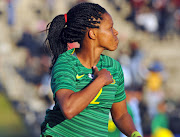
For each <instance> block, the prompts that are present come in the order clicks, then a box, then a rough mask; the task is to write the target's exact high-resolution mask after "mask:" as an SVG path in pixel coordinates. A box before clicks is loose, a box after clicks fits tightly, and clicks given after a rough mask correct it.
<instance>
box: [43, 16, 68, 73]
mask: <svg viewBox="0 0 180 137" xmlns="http://www.w3.org/2000/svg"><path fill="white" fill-rule="evenodd" d="M65 24H66V23H65V17H64V15H58V16H56V17H55V18H54V19H53V20H52V22H51V23H49V24H48V25H47V27H46V30H47V33H48V34H47V38H46V40H45V43H46V45H47V47H48V49H49V51H50V54H51V56H52V65H51V67H50V71H51V70H52V67H53V66H54V64H55V62H56V60H57V58H58V56H59V54H62V53H63V52H65V51H67V42H65V40H63V39H62V38H63V37H62V36H61V35H62V30H63V28H64V27H65Z"/></svg>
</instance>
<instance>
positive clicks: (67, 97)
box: [56, 67, 113, 119]
mask: <svg viewBox="0 0 180 137" xmlns="http://www.w3.org/2000/svg"><path fill="white" fill-rule="evenodd" d="M94 71H95V72H94V75H95V77H96V78H95V80H94V81H93V82H92V83H91V84H90V85H89V86H87V87H86V88H84V89H83V90H81V91H79V92H74V91H72V90H69V89H60V90H58V91H57V92H56V99H57V101H58V103H59V105H60V108H61V110H62V112H63V113H64V115H65V117H66V118H68V119H71V118H73V117H74V116H76V115H77V114H79V113H80V112H81V111H83V110H84V109H85V108H86V107H87V106H88V105H89V104H90V102H91V101H92V100H93V99H94V97H95V96H96V95H97V93H98V92H99V91H100V89H101V88H102V87H103V86H104V85H108V84H110V83H112V82H113V80H112V76H111V75H110V72H109V71H107V70H106V69H102V70H101V71H98V69H97V67H96V68H95V69H94Z"/></svg>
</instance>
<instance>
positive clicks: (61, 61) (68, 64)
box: [53, 49, 76, 72]
mask: <svg viewBox="0 0 180 137" xmlns="http://www.w3.org/2000/svg"><path fill="white" fill-rule="evenodd" d="M72 52H73V49H71V50H68V51H66V52H64V53H63V54H60V55H59V57H58V59H57V60H56V63H55V64H54V66H53V72H54V71H56V70H63V69H66V70H67V69H73V68H74V67H73V66H74V65H75V62H76V58H75V57H74V56H72V55H71V53H72Z"/></svg>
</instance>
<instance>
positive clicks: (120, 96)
mask: <svg viewBox="0 0 180 137" xmlns="http://www.w3.org/2000/svg"><path fill="white" fill-rule="evenodd" d="M116 64H117V71H118V83H117V84H118V90H117V92H116V95H115V100H114V103H116V102H120V101H122V100H124V99H125V98H126V93H125V90H124V75H123V71H122V68H121V65H120V64H119V62H117V63H116Z"/></svg>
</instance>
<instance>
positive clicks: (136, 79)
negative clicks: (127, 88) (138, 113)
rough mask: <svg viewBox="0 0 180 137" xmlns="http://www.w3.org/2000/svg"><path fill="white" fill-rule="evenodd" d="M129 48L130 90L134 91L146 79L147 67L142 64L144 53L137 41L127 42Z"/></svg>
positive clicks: (139, 87)
mask: <svg viewBox="0 0 180 137" xmlns="http://www.w3.org/2000/svg"><path fill="white" fill-rule="evenodd" d="M129 48H130V60H131V63H130V69H131V74H132V90H134V91H136V90H139V89H141V88H142V87H143V85H144V80H145V79H146V75H147V69H146V67H145V66H144V65H143V59H144V55H143V52H142V51H141V49H140V47H139V43H138V42H137V41H133V40H132V41H130V42H129Z"/></svg>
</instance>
